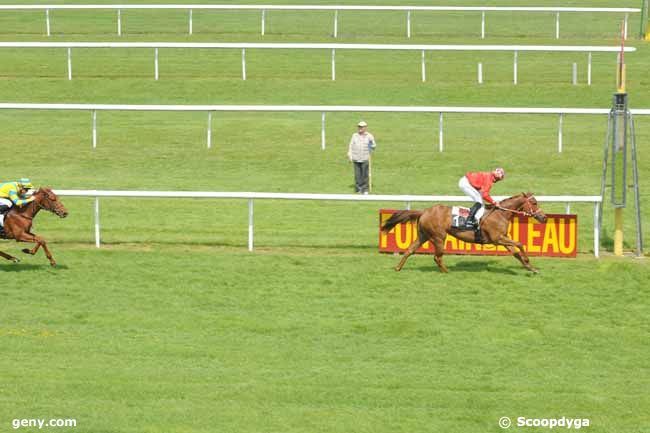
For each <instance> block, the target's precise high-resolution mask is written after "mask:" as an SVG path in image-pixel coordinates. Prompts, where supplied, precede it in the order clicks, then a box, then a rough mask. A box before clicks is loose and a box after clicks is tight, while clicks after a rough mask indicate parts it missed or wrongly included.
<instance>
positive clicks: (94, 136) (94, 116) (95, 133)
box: [93, 110, 97, 149]
mask: <svg viewBox="0 0 650 433" xmlns="http://www.w3.org/2000/svg"><path fill="white" fill-rule="evenodd" d="M96 148H97V110H93V149H96Z"/></svg>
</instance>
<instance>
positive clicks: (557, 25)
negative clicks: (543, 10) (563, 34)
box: [555, 12, 560, 39]
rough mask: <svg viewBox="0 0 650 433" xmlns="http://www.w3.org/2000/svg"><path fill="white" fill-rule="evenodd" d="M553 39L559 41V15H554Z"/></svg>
mask: <svg viewBox="0 0 650 433" xmlns="http://www.w3.org/2000/svg"><path fill="white" fill-rule="evenodd" d="M555 39H560V13H559V12H558V13H556V14H555Z"/></svg>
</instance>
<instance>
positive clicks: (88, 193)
mask: <svg viewBox="0 0 650 433" xmlns="http://www.w3.org/2000/svg"><path fill="white" fill-rule="evenodd" d="M55 193H56V194H58V195H60V196H64V197H90V198H94V199H95V202H94V214H95V246H96V247H97V248H99V247H100V245H101V237H100V224H99V198H100V197H121V198H125V197H128V198H185V199H187V198H193V199H242V200H248V250H249V251H253V228H254V225H253V201H254V200H317V201H357V202H403V203H405V206H406V208H407V209H410V208H411V203H414V202H415V203H419V202H426V203H436V202H446V203H449V202H469V201H471V200H470V199H469V198H468V197H467V196H463V195H357V194H308V193H276V192H196V191H100V190H56V191H55ZM494 198H495V199H496V200H503V199H505V198H507V197H506V196H495V197H494ZM535 198H536V199H537V201H538V202H540V203H565V204H566V213H570V204H571V203H593V205H594V212H593V218H594V256H595V257H599V254H600V252H599V251H600V228H599V227H598V213H599V208H600V203H601V202H602V199H601V197H600V196H595V195H594V196H573V195H552V196H536V197H535Z"/></svg>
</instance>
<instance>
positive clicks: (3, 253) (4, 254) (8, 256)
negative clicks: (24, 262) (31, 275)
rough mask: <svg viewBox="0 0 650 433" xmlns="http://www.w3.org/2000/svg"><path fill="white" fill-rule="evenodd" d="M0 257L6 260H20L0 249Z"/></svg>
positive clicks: (15, 261)
mask: <svg viewBox="0 0 650 433" xmlns="http://www.w3.org/2000/svg"><path fill="white" fill-rule="evenodd" d="M0 257H4V258H5V259H7V260H11V261H12V262H14V263H18V262H20V259H19V258H18V257H14V256H12V255H11V254H7V253H5V252H4V251H0Z"/></svg>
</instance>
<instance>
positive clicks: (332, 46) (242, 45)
mask: <svg viewBox="0 0 650 433" xmlns="http://www.w3.org/2000/svg"><path fill="white" fill-rule="evenodd" d="M0 48H31V49H34V48H49V49H52V48H65V49H66V50H67V60H68V68H67V76H68V80H72V49H73V48H94V49H108V48H136V49H153V50H154V56H153V60H154V68H153V70H154V79H155V80H158V78H159V73H158V71H159V68H158V50H159V49H161V48H165V49H237V50H241V77H242V80H246V50H247V49H249V50H250V49H279V50H328V51H331V57H332V60H331V78H332V81H334V80H336V50H339V51H342V50H369V51H416V52H417V51H419V52H420V53H421V56H420V69H421V74H420V75H421V77H422V82H425V81H426V53H427V52H431V51H506V52H512V53H513V59H514V60H513V83H514V84H517V83H518V73H517V68H518V57H519V53H520V52H564V53H566V52H571V53H588V56H587V84H588V85H591V57H592V53H595V52H597V53H619V52H620V48H619V47H607V46H589V45H587V46H572V45H424V44H410V45H407V44H338V43H329V44H319V43H314V44H310V43H260V42H0ZM624 50H625V52H634V51H636V48H634V47H625V48H624ZM481 70H482V68H481ZM482 75H483V74H482V72H481V74H480V76H479V82H482V81H483V79H482Z"/></svg>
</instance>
